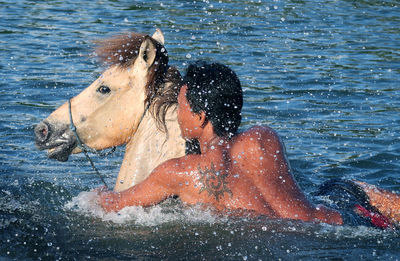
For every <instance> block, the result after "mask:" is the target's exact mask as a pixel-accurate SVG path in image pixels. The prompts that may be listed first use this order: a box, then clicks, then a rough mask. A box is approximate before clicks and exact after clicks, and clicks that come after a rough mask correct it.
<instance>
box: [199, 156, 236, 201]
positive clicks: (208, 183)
mask: <svg viewBox="0 0 400 261" xmlns="http://www.w3.org/2000/svg"><path fill="white" fill-rule="evenodd" d="M198 170H199V174H200V182H201V184H202V187H201V189H200V191H199V194H200V193H201V192H203V191H204V190H205V191H207V192H208V195H209V196H214V197H215V199H216V200H217V201H219V198H222V197H223V196H224V193H225V192H226V193H228V194H229V195H230V196H231V197H232V191H231V190H230V189H229V188H228V187H227V181H226V180H225V179H226V177H227V176H228V174H227V173H225V174H223V173H221V172H220V171H217V170H215V166H214V163H213V162H211V167H210V168H207V167H205V168H204V170H202V169H201V167H200V164H199V166H198Z"/></svg>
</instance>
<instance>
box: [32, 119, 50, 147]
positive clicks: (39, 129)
mask: <svg viewBox="0 0 400 261" xmlns="http://www.w3.org/2000/svg"><path fill="white" fill-rule="evenodd" d="M49 133H50V129H49V125H48V124H46V123H45V122H41V123H39V124H38V125H37V126H36V128H35V136H36V139H37V140H38V141H40V142H45V141H46V140H47V139H48V138H49V136H50V135H49Z"/></svg>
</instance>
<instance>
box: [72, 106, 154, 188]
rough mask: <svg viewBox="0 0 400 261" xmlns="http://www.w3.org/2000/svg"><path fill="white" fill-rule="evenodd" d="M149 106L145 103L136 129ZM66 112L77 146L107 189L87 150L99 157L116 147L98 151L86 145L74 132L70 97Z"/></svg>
mask: <svg viewBox="0 0 400 261" xmlns="http://www.w3.org/2000/svg"><path fill="white" fill-rule="evenodd" d="M149 107H150V104H147V106H146V108H145V110H144V112H143V114H142V117H141V118H140V121H139V124H138V126H137V129H138V128H139V126H140V123H142V120H143V118H144V115H145V114H146V112H147V110H148V109H149ZM68 112H69V122H70V123H69V128H70V130H71V131H72V132H73V133H74V135H75V138H76V141H77V146H78V147H79V148H80V149H81V150H82V151H83V153H84V154H85V156H86V159H87V160H88V161H89V163H90V165H91V166H92V169H93V170H94V171H95V172H96V174H97V176H99V178H100V180H101V182H103V184H104V186H105V187H106V188H107V189H108V186H107V183H106V181H105V180H104V178H103V176H102V175H101V174H100V172H99V170H98V169H97V168H96V166H95V165H94V163H93V161H92V159H91V158H90V156H89V152H91V153H94V154H96V155H98V156H100V157H106V156H108V155H110V154H111V153H113V152H114V151H115V149H116V147H115V146H114V147H112V149H111V150H110V151H108V152H99V151H97V150H95V149H93V148H91V147H89V146H87V145H86V144H85V143H83V142H82V140H81V139H80V138H79V135H78V133H77V132H76V126H75V124H74V121H73V119H72V111H71V99H68Z"/></svg>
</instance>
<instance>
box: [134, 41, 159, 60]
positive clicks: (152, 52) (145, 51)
mask: <svg viewBox="0 0 400 261" xmlns="http://www.w3.org/2000/svg"><path fill="white" fill-rule="evenodd" d="M156 53H157V50H156V46H155V45H154V44H153V42H152V40H151V39H150V37H149V36H147V37H146V38H145V40H144V41H143V42H142V44H141V45H140V49H139V55H138V57H139V58H141V59H142V60H143V61H144V62H145V63H146V64H147V66H148V67H150V66H151V65H153V63H154V60H155V59H156Z"/></svg>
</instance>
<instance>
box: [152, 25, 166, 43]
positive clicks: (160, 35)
mask: <svg viewBox="0 0 400 261" xmlns="http://www.w3.org/2000/svg"><path fill="white" fill-rule="evenodd" d="M151 38H153V39H154V40H156V41H157V42H159V43H160V44H162V45H164V34H163V33H162V32H161V30H160V29H159V28H157V29H156V32H155V33H154V34H153V36H152V37H151Z"/></svg>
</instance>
